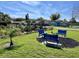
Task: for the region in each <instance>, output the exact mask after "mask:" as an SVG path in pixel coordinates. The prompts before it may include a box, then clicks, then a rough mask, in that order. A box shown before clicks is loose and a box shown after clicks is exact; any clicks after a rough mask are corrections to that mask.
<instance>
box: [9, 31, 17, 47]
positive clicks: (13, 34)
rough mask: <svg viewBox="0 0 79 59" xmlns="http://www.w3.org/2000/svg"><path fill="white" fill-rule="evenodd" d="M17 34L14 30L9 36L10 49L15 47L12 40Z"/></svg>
mask: <svg viewBox="0 0 79 59" xmlns="http://www.w3.org/2000/svg"><path fill="white" fill-rule="evenodd" d="M15 33H16V30H12V31H11V32H10V34H9V37H10V47H12V46H13V41H12V38H13V37H14V36H15Z"/></svg>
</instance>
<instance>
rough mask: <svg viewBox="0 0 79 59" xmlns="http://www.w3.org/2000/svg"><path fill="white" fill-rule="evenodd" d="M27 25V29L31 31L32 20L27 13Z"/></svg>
mask: <svg viewBox="0 0 79 59" xmlns="http://www.w3.org/2000/svg"><path fill="white" fill-rule="evenodd" d="M25 18H26V23H27V26H26V27H25V31H27V32H30V31H31V20H30V19H29V14H26V15H25Z"/></svg>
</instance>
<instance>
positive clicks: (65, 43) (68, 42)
mask: <svg viewBox="0 0 79 59" xmlns="http://www.w3.org/2000/svg"><path fill="white" fill-rule="evenodd" d="M59 40H60V43H61V44H62V48H74V47H76V46H79V42H78V41H76V40H74V39H71V38H62V37H59Z"/></svg>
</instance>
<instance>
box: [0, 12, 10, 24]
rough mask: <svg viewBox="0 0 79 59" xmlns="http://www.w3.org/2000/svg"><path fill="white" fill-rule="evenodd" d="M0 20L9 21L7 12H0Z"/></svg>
mask: <svg viewBox="0 0 79 59" xmlns="http://www.w3.org/2000/svg"><path fill="white" fill-rule="evenodd" d="M0 21H1V22H6V23H7V22H10V21H11V18H10V16H9V15H8V14H4V13H2V12H0Z"/></svg>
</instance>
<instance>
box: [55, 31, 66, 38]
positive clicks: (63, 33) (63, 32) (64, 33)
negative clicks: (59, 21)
mask: <svg viewBox="0 0 79 59" xmlns="http://www.w3.org/2000/svg"><path fill="white" fill-rule="evenodd" d="M66 33H67V31H66V30H58V33H57V34H58V35H63V36H64V37H66Z"/></svg>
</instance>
